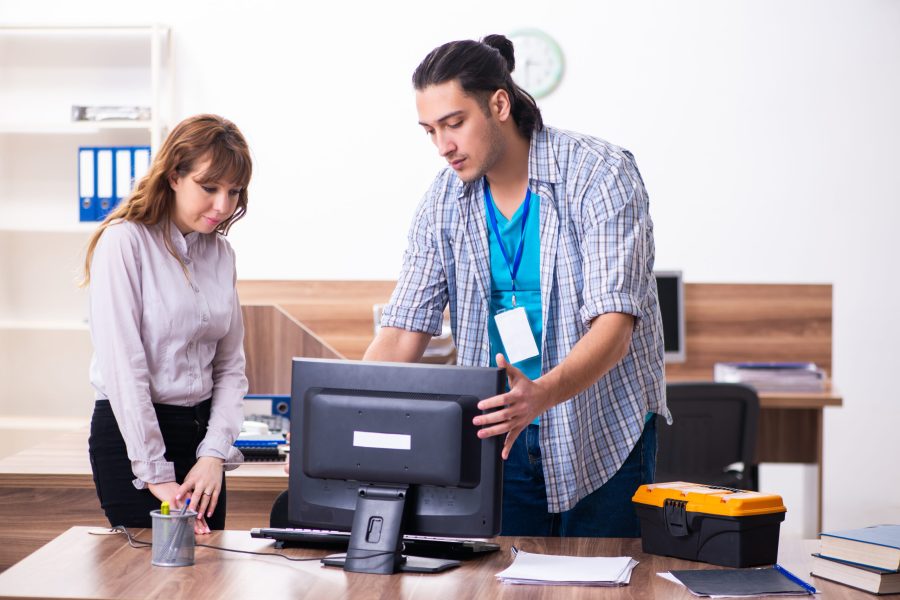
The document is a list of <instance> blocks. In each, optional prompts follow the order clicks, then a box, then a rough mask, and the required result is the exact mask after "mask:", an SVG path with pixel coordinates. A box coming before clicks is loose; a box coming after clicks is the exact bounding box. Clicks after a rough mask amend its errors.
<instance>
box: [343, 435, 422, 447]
mask: <svg viewBox="0 0 900 600" xmlns="http://www.w3.org/2000/svg"><path fill="white" fill-rule="evenodd" d="M353 445H354V446H359V447H361V448H386V449H388V450H409V449H410V447H411V445H412V436H411V435H403V434H400V433H376V432H374V431H354V432H353Z"/></svg>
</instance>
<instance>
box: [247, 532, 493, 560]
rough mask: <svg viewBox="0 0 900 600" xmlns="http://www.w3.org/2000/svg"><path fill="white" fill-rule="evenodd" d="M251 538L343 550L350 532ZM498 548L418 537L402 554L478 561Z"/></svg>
mask: <svg viewBox="0 0 900 600" xmlns="http://www.w3.org/2000/svg"><path fill="white" fill-rule="evenodd" d="M250 536H251V537H255V538H268V539H272V540H275V541H277V542H280V543H281V544H282V545H283V546H312V547H336V546H339V547H342V548H346V547H347V544H349V543H350V532H349V531H331V530H327V529H291V528H281V527H255V528H253V529H251V530H250ZM499 549H500V546H499V545H498V544H495V543H493V542H489V541H487V540H483V539H469V538H446V537H431V536H421V535H404V536H403V553H404V554H409V555H411V556H427V557H433V558H453V559H456V560H461V559H467V558H477V557H479V556H481V555H483V554H486V553H488V552H496V551H497V550H499Z"/></svg>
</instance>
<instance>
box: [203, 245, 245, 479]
mask: <svg viewBox="0 0 900 600" xmlns="http://www.w3.org/2000/svg"><path fill="white" fill-rule="evenodd" d="M233 259H234V257H233V255H232V260H233ZM234 282H235V284H236V283H237V279H236V276H235V278H234ZM245 367H246V360H245V357H244V321H243V318H242V316H241V303H240V301H239V299H238V294H237V289H236V288H235V289H234V292H233V299H232V310H231V322H230V324H229V327H228V332H227V333H226V334H225V336H224V337H223V338H222V339H220V340H219V342H218V344H217V345H216V352H215V356H214V357H213V363H212V379H213V391H212V408H211V410H210V417H209V425H208V427H207V431H206V436H205V437H204V438H203V441H202V442H201V443H200V445H199V446H198V447H197V457H198V458H199V457H201V456H214V457H216V458H221V459H223V460H224V461H225V468H226V470H230V469H233V468H236V467H237V466H238V465H239V464H240V463H241V462H243V455H242V454H241V453H240V451H239V450H238V449H237V448H235V447H234V441H235V440H236V439H237V436H238V434H239V433H240V431H241V423H243V420H244V396H246V395H247V389H248V387H249V385H248V382H247V376H246V372H245Z"/></svg>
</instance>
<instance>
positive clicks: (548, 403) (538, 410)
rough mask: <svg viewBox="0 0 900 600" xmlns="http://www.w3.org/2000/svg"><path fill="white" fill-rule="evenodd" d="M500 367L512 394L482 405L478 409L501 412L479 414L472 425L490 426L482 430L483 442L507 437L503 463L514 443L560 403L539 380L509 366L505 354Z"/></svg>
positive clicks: (499, 358) (499, 359)
mask: <svg viewBox="0 0 900 600" xmlns="http://www.w3.org/2000/svg"><path fill="white" fill-rule="evenodd" d="M497 366H498V367H500V368H501V369H506V377H507V379H508V380H509V391H508V392H506V393H505V394H500V395H499V396H493V397H491V398H486V399H484V400H482V401H481V402H479V403H478V408H479V409H481V410H491V409H499V410H495V411H494V412H490V413H487V414H484V415H478V416H477V417H475V418H474V419H472V422H473V423H474V424H475V425H479V426H481V425H484V426H486V427H484V429H480V430H479V431H478V437H479V438H481V439H484V438H487V437H491V436H493V435H501V434H504V433H505V434H506V440H505V441H504V442H503V452H502V454H503V460H506V459H507V458H508V457H509V452H510V450H512V446H513V442H515V441H516V438H517V437H519V434H520V433H521V432H522V430H523V429H525V428H526V427H528V425H529V424H530V423H532V422H533V421H534V420H535V418H537V417H538V416H540V415H542V414H543V413H544V412H546V411H547V409H549V408H551V407H552V406H554V405H555V404H556V403H555V402H554V401H553V399H552V398H551V397H550V394H549V393H548V391H547V390H546V389H544V387H543V386H542V385H541V383H540V381H539V380H538V381H532V380H530V379H528V377H526V376H525V374H524V373H522V371H520V370H519V369H517V368H516V367H514V366H512V365H510V364H508V363H507V362H506V358H505V357H504V356H503V355H502V354H498V355H497Z"/></svg>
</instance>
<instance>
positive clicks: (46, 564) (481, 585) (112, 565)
mask: <svg viewBox="0 0 900 600" xmlns="http://www.w3.org/2000/svg"><path fill="white" fill-rule="evenodd" d="M88 530H89V528H86V527H73V528H72V529H69V530H68V531H66V532H65V533H63V534H62V535H61V536H59V537H58V538H56V539H54V540H53V541H52V542H50V543H49V544H47V545H46V546H44V547H42V548H41V549H40V550H38V551H37V552H35V553H34V554H32V555H30V556H29V557H27V558H26V559H25V560H23V561H22V562H20V563H18V564H16V565H14V566H13V567H12V568H10V569H9V570H7V571H6V572H5V573H3V574H0V597H2V598H37V597H40V598H104V599H105V598H119V599H122V600H130V599H134V600H137V599H141V600H143V599H157V598H158V599H160V600H178V599H180V598H189V599H191V600H211V599H216V600H218V599H220V598H281V597H290V598H300V599H304V598H310V599H319V598H347V599H357V598H366V599H375V598H383V599H395V598H400V599H403V598H428V599H431V600H439V599H442V598H453V599H457V598H463V599H465V598H477V599H479V600H480V599H483V598H501V599H508V600H515V599H520V598H523V599H524V598H528V599H558V598H566V599H567V600H581V599H586V598H609V599H624V598H640V599H645V598H646V599H654V598H665V599H674V600H687V599H689V598H693V596H691V594H690V593H689V592H688V591H686V590H685V589H684V588H681V587H679V586H677V585H676V584H673V583H670V582H668V581H665V580H663V579H662V578H660V577H658V576H657V575H656V573H657V572H660V571H667V570H670V569H703V568H709V569H716V568H718V567H713V566H711V565H704V564H702V563H694V562H689V561H684V560H678V559H673V558H665V557H661V556H653V555H649V554H643V553H642V552H641V551H640V540H637V539H591V538H520V537H513V538H497V541H498V542H499V543H500V545H501V550H500V551H499V552H496V553H493V554H491V555H489V556H486V557H483V558H480V559H477V560H471V561H465V562H464V563H463V565H462V566H461V567H460V568H458V569H453V570H451V571H447V572H445V573H440V574H427V575H426V574H410V573H404V574H397V575H369V574H361V573H345V572H344V571H341V570H339V569H332V568H324V567H321V566H320V565H319V562H318V561H317V560H316V561H312V562H288V561H286V560H284V559H282V558H276V557H259V556H250V555H243V554H233V553H226V552H221V551H218V550H213V549H210V548H200V547H198V548H197V549H196V552H195V564H194V565H193V566H191V567H154V566H152V565H151V564H150V550H149V549H148V548H141V549H135V548H131V547H129V546H128V544H127V542H126V540H125V538H124V536H121V535H117V536H94V535H90V534H89V533H88ZM136 533H138V534H139V537H140V538H141V539H146V540H149V539H150V532H149V531H148V530H138V531H137V532H136ZM201 540H202V541H203V542H204V543H209V544H211V545H219V546H224V547H227V548H235V549H241V550H251V551H257V552H259V551H261V552H271V551H273V550H272V544H271V542H267V541H264V540H255V539H253V538H251V537H250V536H249V534H248V533H247V532H241V531H224V532H214V533H213V534H211V535H209V536H203V538H201ZM512 545H515V546H516V547H518V548H522V549H524V550H527V551H529V552H541V553H548V554H563V555H572V556H632V557H634V558H635V560H637V561H638V562H639V564H638V566H637V567H636V568H635V570H634V572H633V573H632V577H631V583H630V584H629V585H628V586H625V587H619V588H599V587H576V586H564V587H556V586H526V585H505V584H501V583H499V582H498V581H497V579H496V578H495V577H494V575H495V574H496V573H498V572H500V571H501V570H503V569H505V568H506V567H507V566H509V564H510V563H511V561H512V558H511V555H510V546H512ZM817 546H818V542H816V541H803V542H788V543H782V545H781V548H780V552H779V562H780V563H781V564H783V565H785V566H786V567H787V568H788V569H790V570H792V571H793V572H794V573H796V574H798V575H800V576H801V577H803V578H804V579H806V580H808V581H810V582H812V583H813V585H815V586H816V587H817V588H819V589H820V591H821V594H820V595H819V598H821V599H824V600H841V599H847V600H849V599H855V598H867V597H869V596H868V595H867V594H865V593H864V592H859V591H856V590H853V589H851V588H848V587H844V586H841V585H838V584H834V583H830V582H827V581H824V580H821V579H815V578H811V577H809V576H808V573H809V565H810V561H811V558H810V556H809V554H810V553H811V552H814V551H815V549H816V548H817ZM284 553H285V554H287V555H290V556H294V557H313V558H318V557H321V556H323V555H324V554H326V552H325V551H322V550H310V549H288V550H285V551H284Z"/></svg>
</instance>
